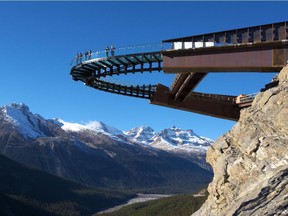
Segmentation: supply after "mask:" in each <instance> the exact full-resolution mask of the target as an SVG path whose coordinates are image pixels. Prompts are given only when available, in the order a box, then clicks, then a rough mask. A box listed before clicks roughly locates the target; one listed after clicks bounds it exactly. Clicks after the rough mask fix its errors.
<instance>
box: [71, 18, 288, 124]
mask: <svg viewBox="0 0 288 216" xmlns="http://www.w3.org/2000/svg"><path fill="white" fill-rule="evenodd" d="M111 54H113V53H110V52H109V53H106V52H105V51H97V52H94V53H92V54H90V55H87V56H86V57H84V58H83V57H82V58H74V59H73V60H72V62H71V65H72V68H71V71H70V74H71V76H72V78H73V80H76V81H78V80H80V81H82V82H84V83H85V85H87V86H90V87H92V88H95V89H98V90H103V91H107V92H111V93H115V94H121V95H126V96H132V97H138V98H146V99H149V100H150V103H151V104H156V105H161V106H166V107H170V108H176V109H181V110H186V111H191V112H196V113H200V114H204V115H209V116H214V117H219V118H224V119H230V120H236V121H237V120H238V119H239V115H240V110H241V109H242V108H243V107H247V106H250V105H251V103H252V101H253V99H254V97H255V95H242V96H241V98H242V99H241V100H237V96H230V95H219V94H206V93H199V92H194V89H195V88H196V87H197V85H198V84H199V83H200V82H202V81H203V79H204V78H205V76H206V75H207V74H208V73H218V72H227V73H231V72H232V73H233V72H243V73H249V72H259V73H267V72H279V71H280V70H281V69H282V68H283V67H284V66H285V65H286V63H287V59H288V22H279V23H272V24H266V25H260V26H252V27H247V28H241V29H233V30H228V31H221V32H214V33H209V34H203V35H194V36H189V37H183V38H175V39H169V40H163V41H162V43H159V44H151V45H140V46H130V47H120V48H116V50H115V54H113V55H111ZM162 71H163V72H164V73H166V74H168V73H174V74H176V76H175V79H174V81H173V82H172V84H171V86H170V88H169V87H167V86H164V85H162V84H155V83H152V84H148V85H147V84H146V85H143V84H133V85H127V84H125V83H124V82H123V81H120V82H114V81H113V82H111V81H109V79H107V77H112V76H116V75H121V74H125V75H127V74H135V73H145V72H148V73H152V72H158V73H159V72H162ZM245 98H246V99H245Z"/></svg>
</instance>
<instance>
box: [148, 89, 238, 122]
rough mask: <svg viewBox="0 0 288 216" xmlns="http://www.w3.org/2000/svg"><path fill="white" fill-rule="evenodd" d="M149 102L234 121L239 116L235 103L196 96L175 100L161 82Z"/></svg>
mask: <svg viewBox="0 0 288 216" xmlns="http://www.w3.org/2000/svg"><path fill="white" fill-rule="evenodd" d="M150 103H151V104H155V105H160V106H165V107H170V108H174V109H180V110H185V111H189V112H195V113H199V114H203V115H209V116H213V117H217V118H223V119H229V120H234V121H237V120H238V119H239V116H240V108H239V107H238V106H237V105H236V104H228V103H221V102H220V101H214V100H211V101H208V100H201V99H199V98H198V97H196V96H195V97H194V96H191V97H187V98H186V99H185V101H175V100H174V99H173V98H171V97H170V91H169V88H168V87H166V86H163V85H161V84H158V85H157V88H156V93H155V94H154V95H153V97H152V98H151V99H150Z"/></svg>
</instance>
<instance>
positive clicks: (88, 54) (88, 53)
mask: <svg viewBox="0 0 288 216" xmlns="http://www.w3.org/2000/svg"><path fill="white" fill-rule="evenodd" d="M83 56H84V59H85V61H86V60H90V59H91V58H92V50H89V51H86V52H85V53H84V55H83V54H82V53H76V57H75V59H76V64H79V63H81V62H82V60H83Z"/></svg>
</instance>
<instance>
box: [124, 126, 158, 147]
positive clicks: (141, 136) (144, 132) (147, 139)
mask: <svg viewBox="0 0 288 216" xmlns="http://www.w3.org/2000/svg"><path fill="white" fill-rule="evenodd" d="M124 134H125V135H126V136H128V137H129V138H130V139H131V140H132V141H133V142H139V143H142V144H147V145H149V144H150V143H151V142H152V141H153V139H152V137H153V136H154V135H155V134H156V133H155V131H154V130H153V129H152V128H151V127H149V126H141V127H136V128H132V129H131V130H129V131H127V132H124Z"/></svg>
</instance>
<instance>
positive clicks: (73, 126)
mask: <svg viewBox="0 0 288 216" xmlns="http://www.w3.org/2000/svg"><path fill="white" fill-rule="evenodd" d="M53 121H54V123H57V124H58V125H59V126H60V127H61V128H62V129H63V130H65V131H75V132H78V131H81V130H91V131H95V132H99V133H108V134H112V135H117V134H123V132H122V131H121V130H118V129H116V128H114V127H111V126H108V125H106V124H104V123H103V122H100V121H90V122H88V123H85V124H79V123H71V122H66V121H64V120H62V119H53Z"/></svg>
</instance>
